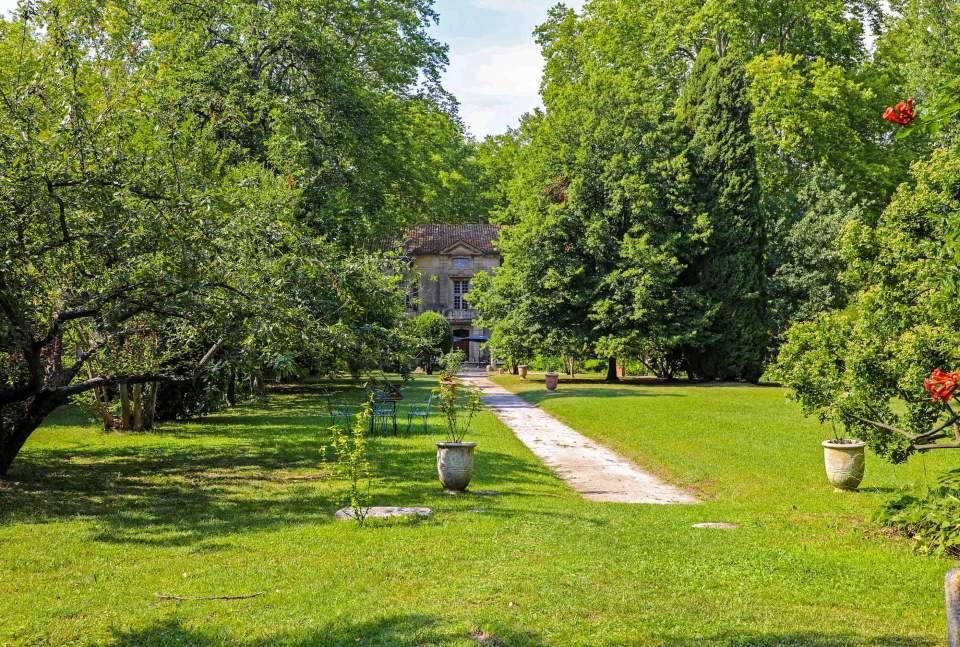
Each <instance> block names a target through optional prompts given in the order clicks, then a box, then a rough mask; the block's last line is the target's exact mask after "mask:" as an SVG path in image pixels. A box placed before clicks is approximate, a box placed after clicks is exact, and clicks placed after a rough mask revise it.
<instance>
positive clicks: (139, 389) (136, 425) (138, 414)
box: [130, 384, 143, 431]
mask: <svg viewBox="0 0 960 647" xmlns="http://www.w3.org/2000/svg"><path fill="white" fill-rule="evenodd" d="M130 429H131V430H132V431H143V385H142V384H134V385H133V412H132V415H131V417H130Z"/></svg>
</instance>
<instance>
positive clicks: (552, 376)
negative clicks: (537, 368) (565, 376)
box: [543, 364, 560, 391]
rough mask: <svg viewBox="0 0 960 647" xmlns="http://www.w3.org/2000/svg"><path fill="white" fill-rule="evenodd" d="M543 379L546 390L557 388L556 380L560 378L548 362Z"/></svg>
mask: <svg viewBox="0 0 960 647" xmlns="http://www.w3.org/2000/svg"><path fill="white" fill-rule="evenodd" d="M543 379H544V381H545V382H546V384H547V391H556V390H557V382H558V381H559V379H560V378H559V376H558V375H557V373H556V371H554V370H553V366H551V365H550V364H547V372H546V373H544V374H543Z"/></svg>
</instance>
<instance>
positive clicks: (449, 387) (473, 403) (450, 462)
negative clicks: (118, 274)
mask: <svg viewBox="0 0 960 647" xmlns="http://www.w3.org/2000/svg"><path fill="white" fill-rule="evenodd" d="M457 355H459V357H457ZM462 363H463V353H461V352H459V351H454V352H452V353H448V354H447V356H445V357H444V370H443V373H442V374H441V377H440V387H439V388H438V389H436V391H435V393H436V394H437V396H438V397H437V408H438V409H439V410H440V412H441V413H442V414H443V416H444V418H445V419H446V421H447V439H446V440H443V441H440V442H438V443H437V475H438V476H439V477H440V484H441V485H442V486H443V489H445V490H449V491H451V492H463V491H465V490H466V489H467V486H468V485H470V479H471V478H473V463H474V461H473V455H474V450H475V449H476V447H477V443H474V442H464V440H463V439H464V438H465V437H466V435H467V432H468V431H470V425H471V423H472V422H473V417H474V415H476V413H477V411H479V410H480V394H479V393H478V392H477V390H476V389H475V388H473V387H470V386H467V385H464V384H463V383H462V382H460V380H459V379H457V377H456V373H457V369H458V368H459V366H460V365H462Z"/></svg>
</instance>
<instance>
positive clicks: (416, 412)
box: [407, 393, 433, 434]
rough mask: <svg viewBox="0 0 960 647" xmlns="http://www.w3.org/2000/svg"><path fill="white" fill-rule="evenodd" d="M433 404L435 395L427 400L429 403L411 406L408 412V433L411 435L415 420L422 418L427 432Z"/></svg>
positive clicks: (431, 395)
mask: <svg viewBox="0 0 960 647" xmlns="http://www.w3.org/2000/svg"><path fill="white" fill-rule="evenodd" d="M431 404H433V394H432V393H431V394H430V397H429V398H427V401H426V402H424V403H420V404H413V405H410V410H409V411H407V433H408V434H409V433H410V428H411V427H412V426H413V419H414V418H420V420H421V421H422V422H423V430H424V431H426V430H427V423H428V421H429V418H430V405H431Z"/></svg>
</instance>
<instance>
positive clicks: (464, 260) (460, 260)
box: [453, 256, 470, 270]
mask: <svg viewBox="0 0 960 647" xmlns="http://www.w3.org/2000/svg"><path fill="white" fill-rule="evenodd" d="M453 269H455V270H468V269H470V259H469V258H468V257H466V256H455V257H454V258H453Z"/></svg>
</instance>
